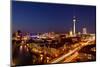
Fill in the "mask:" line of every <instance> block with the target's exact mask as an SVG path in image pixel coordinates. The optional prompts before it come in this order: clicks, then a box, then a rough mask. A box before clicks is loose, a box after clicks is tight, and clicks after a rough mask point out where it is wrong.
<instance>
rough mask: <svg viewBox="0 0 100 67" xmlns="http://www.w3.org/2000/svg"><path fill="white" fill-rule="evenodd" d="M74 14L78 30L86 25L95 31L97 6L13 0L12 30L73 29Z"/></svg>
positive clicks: (47, 30) (50, 30)
mask: <svg viewBox="0 0 100 67" xmlns="http://www.w3.org/2000/svg"><path fill="white" fill-rule="evenodd" d="M73 16H76V17H77V18H78V21H77V22H78V23H76V29H77V30H76V31H77V32H79V31H80V32H82V28H83V27H86V28H87V31H88V32H89V33H95V28H96V27H95V26H96V7H95V6H89V5H88V6H87V5H66V4H50V3H37V2H19V1H13V2H12V30H13V31H17V30H22V31H24V32H33V33H37V32H68V31H70V30H72V29H73V28H72V26H73Z"/></svg>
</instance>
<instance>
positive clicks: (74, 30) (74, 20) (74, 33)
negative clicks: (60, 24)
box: [73, 17, 76, 36]
mask: <svg viewBox="0 0 100 67" xmlns="http://www.w3.org/2000/svg"><path fill="white" fill-rule="evenodd" d="M75 24H76V19H75V17H74V18H73V35H74V36H75V35H76V26H75Z"/></svg>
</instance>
